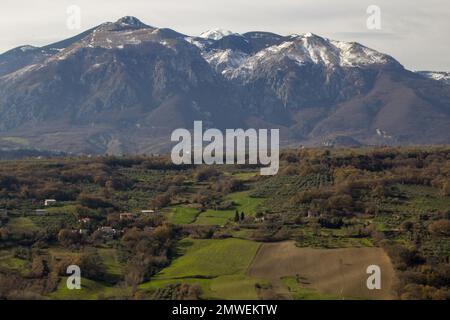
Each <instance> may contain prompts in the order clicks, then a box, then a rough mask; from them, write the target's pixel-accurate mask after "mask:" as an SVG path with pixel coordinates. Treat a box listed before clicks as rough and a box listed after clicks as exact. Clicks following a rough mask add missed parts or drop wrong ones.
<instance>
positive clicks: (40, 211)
mask: <svg viewBox="0 0 450 320" xmlns="http://www.w3.org/2000/svg"><path fill="white" fill-rule="evenodd" d="M47 213H48V212H47V210H44V209H37V210H34V214H35V215H37V216H46V215H47Z"/></svg>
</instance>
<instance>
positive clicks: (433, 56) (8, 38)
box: [0, 0, 450, 71]
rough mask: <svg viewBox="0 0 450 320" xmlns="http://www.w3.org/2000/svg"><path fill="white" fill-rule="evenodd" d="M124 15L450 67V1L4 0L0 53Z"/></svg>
mask: <svg viewBox="0 0 450 320" xmlns="http://www.w3.org/2000/svg"><path fill="white" fill-rule="evenodd" d="M70 5H78V6H79V7H80V8H81V29H80V30H70V29H69V28H68V27H67V26H66V21H67V17H68V15H67V13H66V10H67V7H68V6H70ZM369 5H377V6H379V7H380V9H381V30H369V29H368V28H367V26H366V21H367V18H368V16H369V15H368V14H367V13H366V10H367V8H368V6H369ZM125 15H133V16H136V17H137V18H139V19H140V20H142V21H143V22H145V23H147V24H150V25H152V26H156V27H168V28H172V29H175V30H177V31H179V32H182V33H186V34H190V35H198V34H200V33H201V32H203V31H205V30H208V29H212V28H216V27H221V28H224V29H229V30H232V31H234V32H247V31H256V30H258V31H272V32H276V33H279V34H284V35H288V34H293V33H304V32H313V33H316V34H318V35H321V36H325V37H329V38H332V39H336V40H346V41H358V42H361V43H362V44H364V45H366V46H368V47H371V48H373V49H376V50H379V51H381V52H384V53H388V54H390V55H392V56H394V57H395V58H396V59H397V60H399V61H400V62H401V63H402V64H403V65H404V66H405V67H407V68H409V69H411V70H440V71H450V41H449V40H450V18H449V17H450V1H449V0H426V1H425V0H368V1H367V0H227V1H218V0H127V1H124V0H95V1H94V0H38V1H37V0H1V2H0V52H4V51H6V50H8V49H11V48H13V47H17V46H19V45H24V44H31V45H36V46H40V45H45V44H49V43H52V42H55V41H58V40H62V39H64V38H67V37H69V36H73V35H75V34H77V33H80V32H81V31H82V30H85V29H88V28H90V27H93V26H95V25H98V24H100V23H103V22H106V21H115V20H117V19H118V18H120V17H122V16H125Z"/></svg>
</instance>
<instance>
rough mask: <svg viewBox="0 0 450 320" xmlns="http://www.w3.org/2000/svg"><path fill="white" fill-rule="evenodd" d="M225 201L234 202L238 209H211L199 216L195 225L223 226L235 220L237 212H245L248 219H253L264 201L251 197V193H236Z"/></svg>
mask: <svg viewBox="0 0 450 320" xmlns="http://www.w3.org/2000/svg"><path fill="white" fill-rule="evenodd" d="M225 199H226V200H231V201H233V203H234V204H235V207H236V208H235V209H233V210H212V209H209V210H207V211H205V212H202V213H201V214H199V215H198V217H197V219H196V220H195V224H198V225H218V226H223V225H225V224H226V223H227V222H228V221H230V220H231V221H232V220H233V219H234V216H235V212H236V210H238V211H239V213H241V212H244V214H245V216H246V217H249V216H250V217H253V216H254V215H255V213H256V209H257V207H258V206H259V205H260V204H261V203H262V202H263V201H264V199H262V198H252V197H250V195H249V191H243V192H235V193H232V194H229V195H228V196H226V197H225Z"/></svg>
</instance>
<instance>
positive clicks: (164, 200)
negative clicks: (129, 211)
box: [150, 193, 171, 209]
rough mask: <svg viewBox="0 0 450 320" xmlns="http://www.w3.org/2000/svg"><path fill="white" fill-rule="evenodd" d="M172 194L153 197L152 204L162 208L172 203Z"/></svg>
mask: <svg viewBox="0 0 450 320" xmlns="http://www.w3.org/2000/svg"><path fill="white" fill-rule="evenodd" d="M170 200H171V199H170V196H169V195H168V194H166V193H165V194H159V195H157V196H156V197H154V198H153V199H152V201H151V202H150V205H151V206H152V207H153V208H155V209H160V208H164V207H166V206H168V205H169V204H170Z"/></svg>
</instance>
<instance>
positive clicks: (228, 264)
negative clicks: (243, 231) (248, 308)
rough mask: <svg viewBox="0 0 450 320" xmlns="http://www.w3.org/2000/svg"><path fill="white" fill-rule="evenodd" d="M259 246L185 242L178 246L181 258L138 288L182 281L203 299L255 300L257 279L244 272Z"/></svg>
mask: <svg viewBox="0 0 450 320" xmlns="http://www.w3.org/2000/svg"><path fill="white" fill-rule="evenodd" d="M259 245H260V244H259V243H256V242H253V241H247V240H240V239H224V240H192V239H184V240H182V241H180V243H179V249H180V254H182V255H181V256H180V257H178V258H177V259H175V260H174V261H173V263H172V264H171V265H170V266H169V267H167V268H165V269H163V270H162V271H161V272H160V273H159V274H157V275H156V276H155V277H154V278H153V279H152V280H151V281H149V282H147V283H144V284H142V285H141V289H143V290H146V291H151V290H155V289H158V288H162V287H164V286H165V285H168V284H172V283H179V282H183V283H189V284H198V285H200V286H201V288H202V289H203V295H202V297H203V298H205V299H219V298H220V299H257V295H256V291H255V285H256V283H258V279H252V278H249V277H247V276H246V275H245V273H246V270H247V268H248V266H249V265H250V263H251V261H252V259H253V257H254V256H255V254H256V252H257V250H258V247H259Z"/></svg>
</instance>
